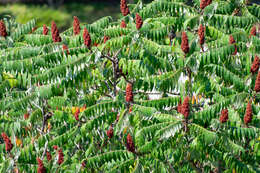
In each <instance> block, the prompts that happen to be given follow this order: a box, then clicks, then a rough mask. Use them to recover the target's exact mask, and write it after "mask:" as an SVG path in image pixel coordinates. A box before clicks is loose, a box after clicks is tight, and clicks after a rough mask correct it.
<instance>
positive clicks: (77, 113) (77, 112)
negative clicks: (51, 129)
mask: <svg viewBox="0 0 260 173" xmlns="http://www.w3.org/2000/svg"><path fill="white" fill-rule="evenodd" d="M79 113H80V109H79V108H77V110H76V112H75V114H74V117H75V119H76V120H77V121H79Z"/></svg>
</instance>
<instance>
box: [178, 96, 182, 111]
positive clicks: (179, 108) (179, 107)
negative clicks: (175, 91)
mask: <svg viewBox="0 0 260 173" xmlns="http://www.w3.org/2000/svg"><path fill="white" fill-rule="evenodd" d="M181 102H182V100H181V98H180V100H179V103H178V106H177V111H178V112H179V113H181V109H182V108H181V107H182V103H181Z"/></svg>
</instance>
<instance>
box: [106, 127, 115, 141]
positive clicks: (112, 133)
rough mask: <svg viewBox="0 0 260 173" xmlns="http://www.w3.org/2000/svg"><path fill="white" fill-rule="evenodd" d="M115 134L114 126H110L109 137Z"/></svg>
mask: <svg viewBox="0 0 260 173" xmlns="http://www.w3.org/2000/svg"><path fill="white" fill-rule="evenodd" d="M113 136H114V129H113V127H112V126H110V128H109V130H108V131H107V137H108V138H109V139H111V138H113Z"/></svg>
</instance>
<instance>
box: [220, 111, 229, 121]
mask: <svg viewBox="0 0 260 173" xmlns="http://www.w3.org/2000/svg"><path fill="white" fill-rule="evenodd" d="M227 120H228V110H227V109H223V110H222V111H221V116H220V117H219V121H220V122H221V123H225V122H227Z"/></svg>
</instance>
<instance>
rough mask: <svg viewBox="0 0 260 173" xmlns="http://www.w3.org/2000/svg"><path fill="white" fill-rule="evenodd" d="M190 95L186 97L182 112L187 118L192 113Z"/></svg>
mask: <svg viewBox="0 0 260 173" xmlns="http://www.w3.org/2000/svg"><path fill="white" fill-rule="evenodd" d="M189 100H190V99H189V97H188V96H187V97H185V99H184V101H183V104H182V107H181V113H182V114H183V115H184V117H185V119H187V118H188V117H189V115H190V102H189Z"/></svg>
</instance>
